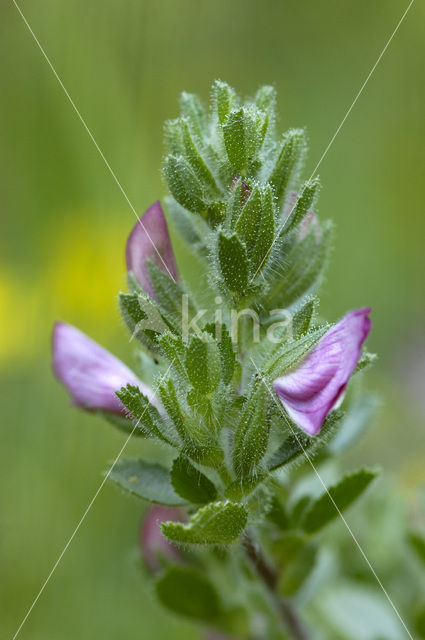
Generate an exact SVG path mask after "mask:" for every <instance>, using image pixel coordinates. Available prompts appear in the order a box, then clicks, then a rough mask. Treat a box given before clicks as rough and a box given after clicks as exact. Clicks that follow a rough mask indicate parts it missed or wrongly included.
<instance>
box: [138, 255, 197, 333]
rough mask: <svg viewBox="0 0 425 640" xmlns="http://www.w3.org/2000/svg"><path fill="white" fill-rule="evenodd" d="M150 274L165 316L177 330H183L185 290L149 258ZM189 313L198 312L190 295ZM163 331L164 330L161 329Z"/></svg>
mask: <svg viewBox="0 0 425 640" xmlns="http://www.w3.org/2000/svg"><path fill="white" fill-rule="evenodd" d="M148 269H149V275H150V277H151V280H152V284H153V288H154V289H155V293H156V295H157V298H158V303H159V305H160V307H161V308H162V309H163V310H164V312H163V314H162V315H163V317H164V318H167V320H168V324H169V325H170V326H172V327H173V328H174V330H175V331H177V332H179V333H180V332H181V330H182V300H183V295H184V293H185V292H184V290H183V289H182V287H181V286H180V285H179V284H178V283H177V282H175V281H174V280H173V279H172V278H170V276H169V275H168V273H166V272H165V271H163V270H162V269H160V267H158V266H157V265H156V264H155V263H154V262H152V261H150V260H148ZM188 304H189V313H190V314H194V313H196V311H195V308H194V305H193V302H192V300H191V297H190V296H189V297H188ZM161 333H163V331H161Z"/></svg>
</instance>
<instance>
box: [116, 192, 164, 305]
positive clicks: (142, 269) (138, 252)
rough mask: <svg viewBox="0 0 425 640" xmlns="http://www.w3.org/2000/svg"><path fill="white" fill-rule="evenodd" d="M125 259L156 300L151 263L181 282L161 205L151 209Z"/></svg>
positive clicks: (133, 234)
mask: <svg viewBox="0 0 425 640" xmlns="http://www.w3.org/2000/svg"><path fill="white" fill-rule="evenodd" d="M125 255H126V262H127V269H128V271H132V272H133V274H134V276H135V278H136V279H137V280H138V282H139V284H140V285H141V287H142V288H143V289H144V291H146V293H148V294H149V295H150V296H151V297H152V298H154V299H155V298H156V296H155V291H154V288H153V285H152V281H151V277H150V274H149V268H148V264H147V261H148V260H151V261H152V262H154V263H155V264H156V265H157V266H158V267H159V268H160V269H162V270H163V271H165V272H166V273H168V275H169V276H170V277H171V278H173V280H177V268H176V263H175V260H174V253H173V249H172V247H171V242H170V236H169V235H168V229H167V223H166V220H165V216H164V212H163V210H162V207H161V203H160V202H159V201H157V202H155V203H154V204H153V205H152V206H151V207H149V209H148V210H147V211H146V212H145V214H144V215H143V216H142V218H140V220H139V222H138V223H137V224H136V226H135V227H134V229H133V231H132V232H131V233H130V235H129V238H128V240H127V247H126V254H125Z"/></svg>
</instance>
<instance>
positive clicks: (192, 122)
mask: <svg viewBox="0 0 425 640" xmlns="http://www.w3.org/2000/svg"><path fill="white" fill-rule="evenodd" d="M180 109H181V113H182V115H183V116H184V117H185V118H186V119H187V121H188V123H189V126H190V131H191V132H192V133H193V135H195V136H196V138H197V139H198V140H202V139H203V137H204V136H205V133H206V114H205V110H204V107H203V106H202V103H201V101H200V100H199V98H198V96H197V95H195V94H193V93H186V91H183V93H182V94H181V96H180Z"/></svg>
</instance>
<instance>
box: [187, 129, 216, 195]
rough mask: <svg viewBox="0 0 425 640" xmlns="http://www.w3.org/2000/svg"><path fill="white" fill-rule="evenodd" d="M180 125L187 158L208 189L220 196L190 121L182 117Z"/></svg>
mask: <svg viewBox="0 0 425 640" xmlns="http://www.w3.org/2000/svg"><path fill="white" fill-rule="evenodd" d="M180 126H181V132H182V142H183V147H184V155H185V158H186V160H187V161H188V162H189V164H190V166H191V167H192V169H193V170H194V172H195V173H196V175H197V176H198V178H199V180H200V181H201V182H202V183H204V184H205V186H206V188H207V189H208V190H210V191H211V194H212V195H215V196H218V195H219V190H218V187H217V183H216V181H215V178H214V176H213V174H212V173H211V170H210V168H209V167H208V165H207V163H206V161H205V160H204V158H203V157H202V155H201V154H200V152H199V150H198V149H197V147H196V145H195V142H194V141H193V138H192V136H191V133H190V129H189V124H188V122H187V121H186V120H184V119H182V120H181V121H180Z"/></svg>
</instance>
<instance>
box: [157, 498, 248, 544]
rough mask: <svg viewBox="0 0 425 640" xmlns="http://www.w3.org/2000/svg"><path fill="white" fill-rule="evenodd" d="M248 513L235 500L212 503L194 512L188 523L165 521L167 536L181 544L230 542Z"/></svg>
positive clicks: (163, 531)
mask: <svg viewBox="0 0 425 640" xmlns="http://www.w3.org/2000/svg"><path fill="white" fill-rule="evenodd" d="M247 518H248V514H247V512H246V510H245V507H244V506H243V505H241V504H238V503H236V502H213V503H211V504H208V505H206V506H205V507H202V508H201V509H199V511H197V512H196V513H195V514H194V515H193V516H192V518H191V519H190V521H189V523H188V524H182V523H180V522H164V523H163V524H162V525H161V530H162V533H163V534H164V535H165V537H166V538H169V539H170V540H173V541H174V542H179V543H182V544H186V543H188V544H225V545H227V544H233V543H235V542H237V540H238V538H239V536H240V535H241V533H242V531H243V530H244V528H245V525H246V522H247Z"/></svg>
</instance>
